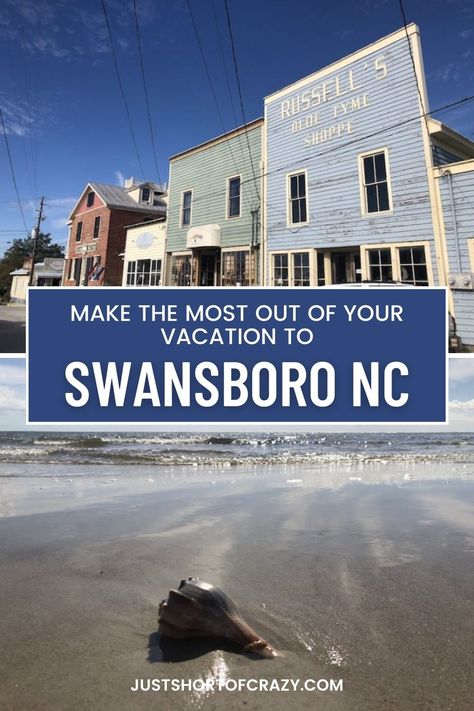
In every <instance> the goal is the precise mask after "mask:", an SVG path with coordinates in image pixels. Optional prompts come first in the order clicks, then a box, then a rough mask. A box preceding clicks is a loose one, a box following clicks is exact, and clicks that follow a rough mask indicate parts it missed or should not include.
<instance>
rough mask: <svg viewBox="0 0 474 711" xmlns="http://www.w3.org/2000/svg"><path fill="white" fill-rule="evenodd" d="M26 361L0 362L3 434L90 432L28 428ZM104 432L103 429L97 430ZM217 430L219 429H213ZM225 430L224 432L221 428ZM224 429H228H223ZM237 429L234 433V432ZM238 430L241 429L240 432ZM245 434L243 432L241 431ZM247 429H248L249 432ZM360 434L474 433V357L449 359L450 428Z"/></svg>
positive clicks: (55, 428) (0, 360)
mask: <svg viewBox="0 0 474 711" xmlns="http://www.w3.org/2000/svg"><path fill="white" fill-rule="evenodd" d="M25 382H26V372H25V359H22V358H21V359H20V358H0V431H2V430H24V429H31V430H34V429H44V430H48V429H49V430H51V429H54V430H74V431H80V430H90V429H91V427H87V426H86V427H78V426H74V427H42V428H41V427H27V426H26V425H25ZM96 429H101V428H96ZM102 429H114V430H120V429H121V427H120V426H117V427H108V428H107V427H106V428H102ZM133 429H136V430H140V431H142V430H143V427H140V426H136V427H130V426H129V427H127V431H131V430H133ZM147 429H148V430H152V429H157V430H162V431H163V430H165V429H166V428H165V427H163V426H161V427H156V428H153V427H148V428H147ZM178 429H196V428H190V427H189V428H186V427H182V428H179V427H174V428H173V431H175V430H178ZM211 429H213V430H216V429H218V428H216V427H211ZM221 429H222V428H221ZM224 429H225V428H224ZM235 429H236V428H235V427H234V428H233V430H234V431H235ZM237 429H238V428H237ZM241 429H244V430H245V427H244V428H241ZM247 429H248V428H247ZM286 429H291V428H286ZM317 429H320V430H325V429H326V430H331V431H332V430H334V429H339V430H340V429H345V430H351V429H353V428H351V427H344V428H342V427H339V428H334V427H329V428H325V427H324V426H321V427H319V428H317ZM356 429H357V430H361V431H364V430H365V431H368V430H378V431H381V430H382V431H387V430H390V431H407V430H408V431H410V432H413V431H414V430H416V429H422V430H427V429H430V430H433V431H437V430H439V431H446V430H448V431H452V432H472V431H474V356H466V357H454V358H453V357H452V358H450V359H449V425H448V426H438V425H434V426H433V427H415V426H410V427H393V426H392V427H383V426H379V427H376V426H372V427H356Z"/></svg>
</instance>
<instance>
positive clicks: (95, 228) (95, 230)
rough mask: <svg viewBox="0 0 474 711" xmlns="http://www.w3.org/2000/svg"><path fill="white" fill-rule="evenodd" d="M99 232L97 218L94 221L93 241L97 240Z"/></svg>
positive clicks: (98, 219)
mask: <svg viewBox="0 0 474 711" xmlns="http://www.w3.org/2000/svg"><path fill="white" fill-rule="evenodd" d="M99 230H100V217H99V216H97V217H96V218H95V220H94V239H98V238H99Z"/></svg>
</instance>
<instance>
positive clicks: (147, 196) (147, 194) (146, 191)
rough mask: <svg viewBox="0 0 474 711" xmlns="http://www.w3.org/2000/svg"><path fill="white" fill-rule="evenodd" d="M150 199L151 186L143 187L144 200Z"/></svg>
mask: <svg viewBox="0 0 474 711" xmlns="http://www.w3.org/2000/svg"><path fill="white" fill-rule="evenodd" d="M149 201H150V188H142V202H149Z"/></svg>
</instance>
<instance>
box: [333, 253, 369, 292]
mask: <svg viewBox="0 0 474 711" xmlns="http://www.w3.org/2000/svg"><path fill="white" fill-rule="evenodd" d="M331 272H332V273H331V276H332V283H333V284H355V283H358V282H360V281H362V274H361V264H360V250H357V251H342V252H331Z"/></svg>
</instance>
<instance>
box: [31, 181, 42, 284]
mask: <svg viewBox="0 0 474 711" xmlns="http://www.w3.org/2000/svg"><path fill="white" fill-rule="evenodd" d="M43 207H44V195H43V196H42V197H41V202H40V207H39V210H38V211H37V212H38V222H37V223H36V227H35V228H34V229H33V234H32V237H33V254H32V255H31V271H30V280H29V282H28V286H31V285H32V284H33V276H34V272H35V258H36V245H37V244H38V239H39V236H40V227H41V222H42V220H43Z"/></svg>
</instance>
